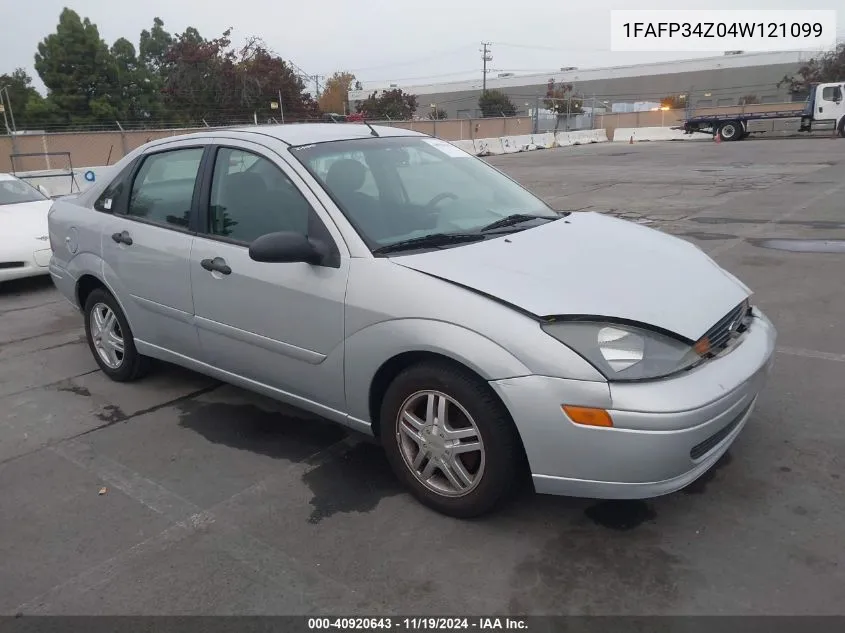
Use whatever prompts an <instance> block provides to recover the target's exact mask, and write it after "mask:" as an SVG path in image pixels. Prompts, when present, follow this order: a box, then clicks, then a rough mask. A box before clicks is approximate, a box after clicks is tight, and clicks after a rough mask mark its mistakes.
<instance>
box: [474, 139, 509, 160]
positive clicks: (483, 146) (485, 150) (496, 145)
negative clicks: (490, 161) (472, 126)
mask: <svg viewBox="0 0 845 633" xmlns="http://www.w3.org/2000/svg"><path fill="white" fill-rule="evenodd" d="M473 143H474V144H475V154H476V155H477V156H490V155H492V154H504V153H505V148H504V146H503V145H502V139H501V138H477V139H475V141H473Z"/></svg>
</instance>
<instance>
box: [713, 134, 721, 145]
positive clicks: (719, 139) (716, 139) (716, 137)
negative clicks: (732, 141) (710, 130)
mask: <svg viewBox="0 0 845 633" xmlns="http://www.w3.org/2000/svg"><path fill="white" fill-rule="evenodd" d="M713 141H714V142H715V143H721V142H722V135H721V134H720V133H719V132H716V136H714V137H713Z"/></svg>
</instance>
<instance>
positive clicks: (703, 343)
mask: <svg viewBox="0 0 845 633" xmlns="http://www.w3.org/2000/svg"><path fill="white" fill-rule="evenodd" d="M693 349H694V350H695V353H696V354H698V355H699V356H706V355H707V354H709V353H710V339H709V338H707V337H706V336H705V337H703V338H700V339H698V341H697V342H696V343H695V345H694V346H693Z"/></svg>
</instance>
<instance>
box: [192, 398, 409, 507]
mask: <svg viewBox="0 0 845 633" xmlns="http://www.w3.org/2000/svg"><path fill="white" fill-rule="evenodd" d="M176 406H177V407H178V409H179V411H180V416H179V417H180V419H179V425H180V426H182V427H184V428H188V429H191V430H193V431H195V432H197V433H199V434H200V435H202V436H203V437H204V438H205V439H207V440H208V441H209V442H212V443H214V444H224V445H226V446H229V447H231V448H235V449H238V450H243V451H250V452H253V453H257V454H260V455H267V456H269V457H272V458H274V459H280V460H285V461H289V462H294V463H306V464H307V463H309V462H310V461H311V458H313V456H314V455H315V454H317V453H320V452H321V451H324V450H326V449H329V448H330V447H333V446H334V445H336V444H339V443H340V442H341V441H342V440H344V439H347V438H349V437H350V432H348V431H347V430H346V429H344V428H343V427H341V426H339V425H337V424H335V423H334V422H330V421H328V420H325V419H323V418H320V417H317V416H314V415H312V414H310V413H306V412H303V411H300V410H298V409H293V408H291V410H290V411H279V410H273V409H265V408H262V407H259V406H257V405H256V404H253V403H239V404H234V403H226V402H203V401H197V400H185V401H183V402H180V403H178V404H177V405H176ZM339 446H341V447H342V446H343V444H340V445H339ZM332 451H334V449H332ZM332 451H330V453H329V456H328V457H327V458H326V461H321V463H320V465H318V466H316V467H314V468H312V469H310V470H308V471H307V472H306V473H305V475H303V477H302V481H303V483H305V485H307V486H308V487H309V489H310V490H311V492H312V494H313V497H312V499H311V506H312V508H313V509H312V512H311V515H310V517H309V519H308V521H309V522H310V523H319V522H320V521H322V520H323V519H325V518H327V517H330V516H332V515H333V514H336V513H349V512H369V511H370V510H372V509H374V508H375V507H376V506H377V505H378V503H379V501H381V500H382V499H383V498H385V497H387V496H391V495H396V494H400V493H402V492H403V490H402V488H401V486H400V485H399V482H398V481H397V480H396V477H395V476H394V475H393V472H392V471H391V469H390V466H389V464H388V462H387V458H386V457H385V455H384V451H383V450H382V448H381V446H380V445H378V444H376V443H368V442H363V441H362V442H360V443H358V444H355V445H352V446H351V447H350V448H348V449H347V450H345V451H344V452H342V453H338V454H337V455H331V452H332Z"/></svg>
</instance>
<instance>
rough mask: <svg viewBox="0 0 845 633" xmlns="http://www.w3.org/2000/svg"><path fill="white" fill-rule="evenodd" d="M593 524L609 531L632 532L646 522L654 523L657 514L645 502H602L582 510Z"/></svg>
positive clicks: (626, 500)
mask: <svg viewBox="0 0 845 633" xmlns="http://www.w3.org/2000/svg"><path fill="white" fill-rule="evenodd" d="M584 514H586V515H587V518H589V519H590V520H591V521H592V522H593V523H595V524H596V525H600V526H602V527H606V528H610V529H611V530H622V531H625V530H633V529H634V528H636V527H639V526H640V525H642V524H643V523H645V522H646V521H654V519H656V518H657V513H656V512H655V511H654V510H653V509H652V508H651V506H649V505H648V504H647V503H646V502H645V501H639V500H628V499H625V500H622V501H602V502H601V503H597V504H596V505H593V506H590V507H589V508H587V509H586V510H584Z"/></svg>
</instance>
